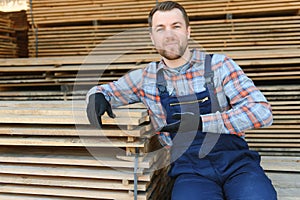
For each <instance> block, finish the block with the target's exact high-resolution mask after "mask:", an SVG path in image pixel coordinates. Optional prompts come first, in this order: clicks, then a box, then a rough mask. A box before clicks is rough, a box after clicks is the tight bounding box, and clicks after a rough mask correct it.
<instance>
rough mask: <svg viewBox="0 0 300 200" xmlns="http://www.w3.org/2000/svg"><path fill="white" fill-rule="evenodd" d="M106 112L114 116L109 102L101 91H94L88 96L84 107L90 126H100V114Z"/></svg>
mask: <svg viewBox="0 0 300 200" xmlns="http://www.w3.org/2000/svg"><path fill="white" fill-rule="evenodd" d="M105 112H107V114H108V116H109V117H111V118H115V117H116V115H115V114H114V113H113V112H112V109H111V105H110V103H109V102H108V101H107V100H106V99H105V97H104V95H103V94H102V93H95V94H92V95H90V96H89V103H88V105H87V108H86V113H87V117H88V119H89V122H90V124H91V125H92V126H94V127H96V128H101V127H102V120H101V116H102V115H103V114H104V113H105Z"/></svg>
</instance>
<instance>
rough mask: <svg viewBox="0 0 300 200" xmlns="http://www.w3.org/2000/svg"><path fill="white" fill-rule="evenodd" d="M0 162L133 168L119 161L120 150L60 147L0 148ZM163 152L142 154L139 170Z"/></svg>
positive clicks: (131, 163) (148, 167)
mask: <svg viewBox="0 0 300 200" xmlns="http://www.w3.org/2000/svg"><path fill="white" fill-rule="evenodd" d="M0 152H1V155H0V162H3V163H27V164H55V165H70V166H71V165H76V166H100V167H112V168H116V167H120V166H122V167H125V168H134V162H135V161H134V159H133V160H129V159H128V160H125V159H123V160H120V159H118V155H125V153H126V152H124V150H122V149H121V148H112V147H108V148H98V149H95V148H93V149H91V148H90V149H78V148H66V147H64V148H62V147H55V148H53V147H33V146H32V147H31V148H30V149H28V148H27V147H15V148H10V147H1V149H0ZM164 153H165V152H164V151H156V152H152V153H150V152H149V153H144V155H141V156H140V157H139V168H141V169H142V168H144V169H145V168H147V169H150V168H151V167H152V166H153V164H154V162H156V161H157V160H158V157H159V156H164Z"/></svg>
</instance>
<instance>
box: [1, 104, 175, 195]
mask: <svg viewBox="0 0 300 200" xmlns="http://www.w3.org/2000/svg"><path fill="white" fill-rule="evenodd" d="M114 112H115V114H116V115H117V117H116V118H115V119H111V118H109V117H108V116H104V117H103V123H104V127H103V129H101V130H98V129H93V128H91V127H90V126H89V122H88V120H87V117H86V114H85V103H84V102H83V101H73V102H71V101H25V102H24V101H19V102H14V101H5V102H3V101H2V102H1V110H0V145H1V146H0V152H1V156H0V162H1V164H0V173H1V180H0V182H1V183H2V184H1V187H0V194H1V195H0V197H2V198H4V197H5V196H9V197H10V198H12V199H16V200H17V199H20V200H21V199H25V197H28V199H48V198H49V199H52V198H54V199H65V198H66V197H72V198H74V199H77V198H78V199H79V198H80V199H85V198H91V199H99V197H101V199H124V200H125V199H133V195H134V193H135V191H137V193H138V198H137V199H138V200H142V199H144V200H148V199H153V200H156V199H168V194H169V192H168V190H169V189H170V185H171V184H170V180H169V179H168V177H167V176H166V173H167V168H168V167H166V166H168V165H167V163H168V161H167V157H168V156H167V152H166V151H165V150H164V149H158V148H157V147H158V146H159V143H158V141H157V139H156V137H155V134H154V133H153V130H152V128H151V125H150V124H149V117H148V114H147V110H146V109H145V108H144V107H143V106H141V105H139V104H137V105H132V106H127V107H123V108H119V109H115V110H114ZM134 183H137V184H136V185H134ZM168 186H169V187H168ZM40 195H42V197H41V196H40ZM157 195H160V197H158V196H157Z"/></svg>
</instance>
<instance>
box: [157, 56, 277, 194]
mask: <svg viewBox="0 0 300 200" xmlns="http://www.w3.org/2000/svg"><path fill="white" fill-rule="evenodd" d="M207 57H208V56H207ZM207 63H210V60H209V61H208V62H206V66H205V72H206V74H209V73H212V72H211V67H210V64H207ZM157 88H158V90H159V93H160V101H161V104H162V106H163V108H164V109H165V112H166V116H167V123H168V124H170V123H173V122H175V121H176V120H174V119H172V114H174V113H182V112H193V113H194V114H195V115H200V114H201V115H204V114H209V113H211V112H212V111H213V112H215V111H216V110H218V109H219V107H218V105H217V104H218V103H217V99H216V96H215V95H214V94H213V92H212V88H211V86H209V85H206V88H207V89H206V90H205V91H203V92H200V93H196V94H194V95H185V96H178V97H176V96H170V95H169V93H168V91H167V89H166V80H165V79H164V75H163V70H160V71H159V72H158V73H157ZM170 134H171V138H172V141H173V146H172V147H171V168H170V171H169V176H171V177H173V178H175V183H174V187H173V191H172V200H201V199H203V200H223V199H226V200H263V199H264V200H276V199H277V198H276V191H275V190H274V188H273V186H272V184H271V181H270V180H269V179H268V177H267V176H266V175H265V173H264V171H263V169H262V168H261V167H260V157H259V155H258V153H257V152H254V151H251V150H249V148H248V145H247V143H246V141H245V140H244V139H243V138H240V137H238V136H236V135H231V134H217V133H205V132H201V131H198V130H197V124H195V131H189V132H178V133H170Z"/></svg>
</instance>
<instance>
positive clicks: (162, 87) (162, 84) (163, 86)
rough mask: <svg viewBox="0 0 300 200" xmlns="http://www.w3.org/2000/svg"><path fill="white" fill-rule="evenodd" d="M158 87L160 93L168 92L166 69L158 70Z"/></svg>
mask: <svg viewBox="0 0 300 200" xmlns="http://www.w3.org/2000/svg"><path fill="white" fill-rule="evenodd" d="M156 87H157V89H158V91H159V95H161V94H163V93H167V94H168V91H167V81H166V79H165V77H164V71H163V69H160V70H158V72H157V74H156Z"/></svg>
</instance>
